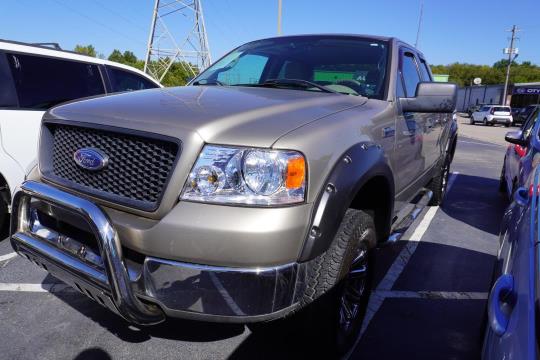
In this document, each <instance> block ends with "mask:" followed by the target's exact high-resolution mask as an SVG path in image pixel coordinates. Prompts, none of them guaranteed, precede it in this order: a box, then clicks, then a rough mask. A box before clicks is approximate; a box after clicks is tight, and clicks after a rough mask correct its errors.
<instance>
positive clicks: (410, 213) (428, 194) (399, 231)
mask: <svg viewBox="0 0 540 360" xmlns="http://www.w3.org/2000/svg"><path fill="white" fill-rule="evenodd" d="M432 196H433V192H432V191H431V190H428V189H423V190H422V191H421V192H420V193H419V195H418V196H417V197H416V199H418V201H416V202H415V203H410V204H408V205H407V206H406V207H405V209H403V211H404V212H405V215H404V216H403V217H402V219H401V221H399V223H397V224H396V225H395V226H393V227H392V233H391V234H390V236H389V237H388V240H387V241H386V244H388V245H389V244H393V243H395V242H397V241H399V240H400V239H401V237H402V236H403V234H405V231H407V229H408V228H409V227H410V226H411V225H412V223H413V222H414V220H416V218H417V217H418V215H420V213H421V212H422V210H424V208H425V207H426V206H428V204H429V202H430V200H431V198H432Z"/></svg>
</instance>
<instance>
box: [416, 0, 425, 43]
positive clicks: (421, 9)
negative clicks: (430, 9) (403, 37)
mask: <svg viewBox="0 0 540 360" xmlns="http://www.w3.org/2000/svg"><path fill="white" fill-rule="evenodd" d="M423 17H424V0H422V2H421V3H420V17H419V18H418V30H417V31H416V41H415V42H414V47H415V48H418V40H419V39H420V29H421V27H422V18H423Z"/></svg>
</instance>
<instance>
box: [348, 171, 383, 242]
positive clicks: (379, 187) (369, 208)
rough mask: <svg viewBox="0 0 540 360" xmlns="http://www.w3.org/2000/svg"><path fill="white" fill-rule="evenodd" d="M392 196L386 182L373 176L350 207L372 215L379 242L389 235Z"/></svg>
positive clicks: (381, 177)
mask: <svg viewBox="0 0 540 360" xmlns="http://www.w3.org/2000/svg"><path fill="white" fill-rule="evenodd" d="M392 196H393V195H392V194H391V191H390V184H389V182H388V180H387V179H386V178H385V177H384V176H375V177H373V178H371V179H370V180H368V181H367V182H366V183H365V184H364V185H363V186H362V188H361V189H360V190H359V191H358V192H357V193H356V195H355V197H354V199H353V200H352V203H351V205H350V207H351V208H353V209H357V210H364V211H366V212H367V213H371V214H373V217H374V220H375V228H376V230H377V240H378V241H379V242H381V241H384V240H386V239H387V238H388V235H389V234H390V216H391V212H392Z"/></svg>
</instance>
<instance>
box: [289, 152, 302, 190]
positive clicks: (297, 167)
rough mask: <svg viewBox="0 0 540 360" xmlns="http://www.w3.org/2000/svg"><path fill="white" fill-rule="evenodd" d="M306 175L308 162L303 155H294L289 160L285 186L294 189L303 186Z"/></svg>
mask: <svg viewBox="0 0 540 360" xmlns="http://www.w3.org/2000/svg"><path fill="white" fill-rule="evenodd" d="M305 176H306V162H305V160H304V158H303V157H293V158H290V159H289V160H288V161H287V178H286V179H285V187H286V188H287V189H289V190H294V189H298V188H300V187H302V185H303V184H304V178H305Z"/></svg>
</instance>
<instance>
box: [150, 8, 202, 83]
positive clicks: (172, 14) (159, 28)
mask: <svg viewBox="0 0 540 360" xmlns="http://www.w3.org/2000/svg"><path fill="white" fill-rule="evenodd" d="M175 62H178V63H179V66H182V67H183V68H184V69H185V70H186V71H187V73H188V74H190V75H191V76H195V75H197V74H198V73H199V72H200V71H202V70H204V69H205V68H207V67H208V66H209V65H210V63H211V59H210V49H209V47H208V38H207V36H206V27H205V24H204V17H203V12H202V7H201V1H200V0H163V1H160V0H156V2H155V5H154V13H153V16H152V26H151V28H150V36H149V37H148V46H147V49H146V60H145V63H144V71H145V72H146V73H148V74H150V76H152V77H154V78H155V79H157V80H159V81H162V80H163V78H164V77H165V75H166V74H167V72H168V71H169V70H170V68H171V66H173V64H174V63H175ZM175 66H176V65H175Z"/></svg>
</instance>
